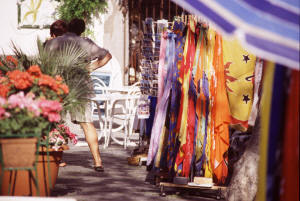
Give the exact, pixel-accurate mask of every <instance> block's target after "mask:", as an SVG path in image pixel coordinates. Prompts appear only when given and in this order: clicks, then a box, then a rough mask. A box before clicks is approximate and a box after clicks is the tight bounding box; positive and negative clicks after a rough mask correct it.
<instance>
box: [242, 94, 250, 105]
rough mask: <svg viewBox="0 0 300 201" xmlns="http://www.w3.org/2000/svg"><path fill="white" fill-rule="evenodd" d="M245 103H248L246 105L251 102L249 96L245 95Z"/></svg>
mask: <svg viewBox="0 0 300 201" xmlns="http://www.w3.org/2000/svg"><path fill="white" fill-rule="evenodd" d="M243 97H244V98H243V101H245V102H246V104H247V103H248V101H250V98H249V95H243Z"/></svg>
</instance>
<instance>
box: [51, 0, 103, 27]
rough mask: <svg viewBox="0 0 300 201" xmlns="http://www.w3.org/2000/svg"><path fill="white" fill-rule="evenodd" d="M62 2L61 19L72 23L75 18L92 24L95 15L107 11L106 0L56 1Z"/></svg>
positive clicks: (59, 10) (60, 8) (59, 9)
mask: <svg viewBox="0 0 300 201" xmlns="http://www.w3.org/2000/svg"><path fill="white" fill-rule="evenodd" d="M56 1H58V2H60V5H59V6H58V15H59V17H60V19H63V20H66V21H70V20H71V19H73V18H80V19H84V20H85V22H86V23H87V24H89V23H91V19H92V16H93V15H97V14H99V13H100V14H101V13H105V12H106V11H107V2H106V0H56Z"/></svg>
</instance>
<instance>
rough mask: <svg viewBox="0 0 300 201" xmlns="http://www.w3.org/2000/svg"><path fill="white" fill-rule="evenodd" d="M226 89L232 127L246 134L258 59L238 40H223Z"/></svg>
mask: <svg viewBox="0 0 300 201" xmlns="http://www.w3.org/2000/svg"><path fill="white" fill-rule="evenodd" d="M222 45H223V58H224V65H225V74H226V88H227V95H228V101H229V107H230V113H231V126H232V127H233V128H235V129H236V130H240V131H242V132H245V131H246V130H247V129H248V119H249V115H250V112H251V108H252V103H253V83H254V67H255V63H256V57H255V56H254V55H252V54H250V53H249V52H247V51H246V50H245V49H244V48H242V46H241V45H240V43H239V42H238V41H237V40H232V41H231V40H223V44H222Z"/></svg>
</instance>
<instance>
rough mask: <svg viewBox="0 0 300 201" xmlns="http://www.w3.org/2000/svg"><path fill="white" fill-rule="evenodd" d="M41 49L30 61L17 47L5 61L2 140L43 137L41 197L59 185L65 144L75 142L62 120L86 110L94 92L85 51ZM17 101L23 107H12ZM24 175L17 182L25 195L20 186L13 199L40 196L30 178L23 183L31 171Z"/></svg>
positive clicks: (0, 76) (0, 78) (0, 63)
mask: <svg viewBox="0 0 300 201" xmlns="http://www.w3.org/2000/svg"><path fill="white" fill-rule="evenodd" d="M13 45H14V44H13ZM38 49H39V53H38V54H37V55H36V56H30V57H29V56H27V55H26V54H24V53H23V52H22V51H21V50H19V49H18V48H16V46H15V45H14V51H15V55H14V57H11V56H8V57H6V58H5V57H0V97H1V103H2V104H0V124H1V125H0V138H14V139H16V138H20V137H22V138H31V136H33V135H34V136H35V137H37V138H39V139H40V140H39V141H38V144H41V145H42V146H40V147H39V150H38V153H39V156H38V157H39V158H38V159H37V160H36V161H38V163H37V166H38V167H37V170H38V171H37V172H38V176H37V177H38V179H39V180H41V181H40V182H38V184H39V188H40V195H41V196H44V195H50V189H51V188H53V187H54V184H55V180H56V176H57V173H58V161H59V160H60V159H61V153H62V151H63V150H64V149H67V147H66V146H65V144H67V142H68V141H72V142H73V143H74V142H76V138H75V137H74V136H75V135H74V134H71V133H70V132H69V130H68V128H67V127H65V126H61V123H62V119H63V116H64V115H65V114H66V113H67V112H73V111H74V110H76V111H84V110H83V108H84V107H85V104H86V103H87V101H88V99H87V97H88V94H89V93H90V92H91V90H92V89H91V88H90V87H89V86H90V85H89V82H88V80H90V76H89V72H88V71H87V69H86V68H85V67H86V65H87V62H86V61H85V60H84V58H85V52H84V51H83V50H80V49H78V48H77V47H76V46H75V45H70V46H66V47H64V49H63V50H62V51H60V52H59V54H57V52H47V51H45V50H44V48H43V46H42V44H41V42H40V41H39V40H38ZM12 100H17V101H15V102H17V103H18V104H17V105H16V104H15V102H14V103H12V104H11V101H12ZM29 103H30V104H29ZM13 104H15V105H13ZM14 141H16V140H14ZM13 150H15V149H13ZM2 155H3V154H2ZM15 155H19V156H22V154H15ZM45 162H47V164H46V163H45ZM39 164H41V165H39ZM2 167H3V166H2ZM0 169H1V168H0ZM50 170H51V171H50ZM52 170H54V171H52ZM21 171H22V170H20V172H19V171H18V178H19V179H18V178H12V180H13V181H21V183H23V184H25V186H21V187H20V188H23V189H25V191H21V192H18V190H17V189H20V188H18V184H16V185H15V186H14V189H15V193H14V194H12V195H37V191H36V188H35V184H34V182H33V181H29V180H28V179H27V180H28V182H24V180H26V177H28V173H27V172H25V171H23V172H22V173H21ZM2 173H3V171H2ZM22 175H23V176H24V175H25V176H24V177H23V176H22ZM5 176H7V175H6V174H4V179H3V182H4V181H6V180H5ZM24 178H25V179H24ZM2 190H3V187H2ZM3 192H7V191H2V193H3Z"/></svg>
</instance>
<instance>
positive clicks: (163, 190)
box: [160, 185, 166, 197]
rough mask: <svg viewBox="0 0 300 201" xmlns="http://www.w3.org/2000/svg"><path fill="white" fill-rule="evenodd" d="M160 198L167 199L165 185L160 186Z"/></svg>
mask: <svg viewBox="0 0 300 201" xmlns="http://www.w3.org/2000/svg"><path fill="white" fill-rule="evenodd" d="M160 196H162V197H166V193H165V188H164V186H163V185H161V186H160Z"/></svg>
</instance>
